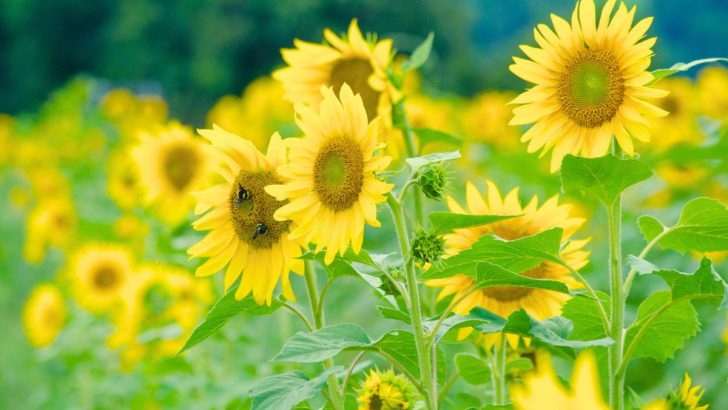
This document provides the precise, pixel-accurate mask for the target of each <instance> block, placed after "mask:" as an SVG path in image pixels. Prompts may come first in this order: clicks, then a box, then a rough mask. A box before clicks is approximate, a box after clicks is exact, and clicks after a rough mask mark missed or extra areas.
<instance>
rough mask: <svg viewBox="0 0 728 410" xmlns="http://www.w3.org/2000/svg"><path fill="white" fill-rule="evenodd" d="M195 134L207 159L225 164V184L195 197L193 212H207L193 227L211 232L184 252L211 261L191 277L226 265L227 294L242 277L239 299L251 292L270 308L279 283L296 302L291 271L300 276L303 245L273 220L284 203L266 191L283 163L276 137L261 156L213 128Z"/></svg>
mask: <svg viewBox="0 0 728 410" xmlns="http://www.w3.org/2000/svg"><path fill="white" fill-rule="evenodd" d="M199 132H200V134H201V135H202V136H203V137H205V138H206V139H207V140H209V141H210V143H211V144H212V147H211V149H210V154H211V155H214V156H215V157H217V158H218V159H219V160H220V161H221V163H222V164H223V165H221V166H220V167H218V172H219V173H220V175H221V176H222V177H223V178H224V180H225V182H223V183H221V184H218V185H215V186H213V187H211V188H208V189H206V190H204V191H201V192H198V193H196V194H195V196H196V197H197V206H196V207H195V213H196V214H201V213H204V212H207V213H206V214H205V215H203V216H202V217H200V219H198V220H197V221H195V222H194V223H193V224H192V226H193V227H194V228H195V229H197V230H204V231H210V232H209V233H208V234H207V235H206V236H205V238H203V239H202V240H201V241H200V242H199V243H197V244H195V245H193V246H191V247H190V248H189V250H188V253H189V254H190V255H191V256H192V257H206V258H209V259H208V260H207V261H206V262H205V263H203V264H202V265H200V267H198V268H197V271H196V272H195V274H196V275H197V276H208V275H212V274H214V273H216V272H218V271H220V270H221V269H222V268H223V267H224V266H225V265H227V266H228V267H227V270H226V271H225V291H227V289H229V288H230V286H231V285H232V284H233V282H235V280H236V279H237V278H238V277H240V276H241V274H242V279H241V281H240V286H239V287H238V290H237V292H236V293H235V297H236V298H237V299H242V298H244V297H245V296H247V295H248V294H249V293H251V291H252V293H253V297H254V299H255V301H256V302H257V303H258V304H262V303H263V302H265V303H267V304H270V303H271V300H272V297H273V290H274V289H275V287H276V285H277V284H278V280H279V279H280V280H281V288H282V291H283V295H284V296H285V297H286V299H288V300H295V296H294V294H293V290H292V289H291V282H290V278H289V272H290V271H293V272H295V273H298V274H303V261H302V260H300V259H297V258H298V257H299V256H301V246H300V244H299V242H298V241H295V240H291V239H290V238H289V232H290V229H291V228H292V227H293V226H295V225H292V224H291V223H290V222H287V221H278V220H276V219H274V218H273V214H274V213H275V212H276V211H277V210H278V209H279V208H280V207H281V206H282V205H284V204H285V203H286V202H279V201H277V200H276V199H275V198H273V197H272V196H271V195H269V194H267V193H266V192H265V191H264V188H265V187H266V186H267V185H271V184H278V183H280V182H281V180H282V179H281V176H280V175H279V173H278V171H277V168H278V167H279V166H280V165H282V164H284V163H285V161H286V146H285V144H284V143H283V141H282V140H281V137H280V135H278V134H274V135H273V136H272V137H271V139H270V143H269V145H268V152H267V154H266V155H263V154H262V153H260V152H259V151H258V150H257V149H256V148H255V146H254V145H253V144H252V143H251V142H250V141H248V140H245V139H243V138H241V137H239V136H237V135H235V134H231V133H229V132H227V131H225V130H223V129H221V128H219V127H217V126H214V127H213V129H211V130H209V129H208V130H200V131H199ZM208 211H209V212H208Z"/></svg>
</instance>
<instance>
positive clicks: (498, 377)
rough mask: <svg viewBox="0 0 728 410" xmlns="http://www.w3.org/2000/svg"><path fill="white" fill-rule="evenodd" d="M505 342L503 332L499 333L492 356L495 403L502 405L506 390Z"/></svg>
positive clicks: (504, 401)
mask: <svg viewBox="0 0 728 410" xmlns="http://www.w3.org/2000/svg"><path fill="white" fill-rule="evenodd" d="M507 348H508V345H507V344H506V335H505V333H503V334H501V339H500V341H499V342H498V343H497V344H496V345H495V357H494V366H493V367H494V369H493V380H494V383H495V404H496V405H502V404H506V402H507V401H508V400H507V398H506V397H507V390H506V349H507Z"/></svg>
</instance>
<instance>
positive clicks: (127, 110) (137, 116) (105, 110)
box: [99, 88, 168, 141]
mask: <svg viewBox="0 0 728 410" xmlns="http://www.w3.org/2000/svg"><path fill="white" fill-rule="evenodd" d="M99 108H100V110H101V113H102V114H103V115H104V116H105V117H106V118H107V119H109V120H110V121H111V122H112V123H113V124H114V125H116V127H117V128H118V129H119V132H120V134H121V136H122V137H123V138H124V139H125V140H127V141H134V140H136V138H137V137H138V135H139V133H140V132H143V131H145V130H146V131H148V130H150V129H151V128H152V127H155V126H158V125H161V124H163V123H164V122H165V121H166V119H167V112H168V108H167V103H166V102H165V101H164V99H163V98H162V97H160V96H157V95H136V94H134V93H133V92H131V90H128V89H125V88H115V89H113V90H111V91H109V92H108V93H107V94H106V95H105V96H104V98H103V99H102V100H101V105H100V107H99Z"/></svg>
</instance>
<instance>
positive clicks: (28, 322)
mask: <svg viewBox="0 0 728 410" xmlns="http://www.w3.org/2000/svg"><path fill="white" fill-rule="evenodd" d="M65 322H66V304H65V303H64V302H63V295H61V291H60V290H58V288H56V287H55V286H53V285H51V284H49V283H44V284H41V285H38V286H36V287H35V288H34V289H33V291H32V292H31V294H30V297H29V298H28V300H27V301H26V302H25V306H23V327H24V329H25V334H26V335H27V336H28V341H29V342H30V344H31V345H33V346H34V347H45V346H48V345H50V344H51V343H53V341H54V340H56V337H58V334H59V333H60V332H61V330H62V329H63V325H64V324H65Z"/></svg>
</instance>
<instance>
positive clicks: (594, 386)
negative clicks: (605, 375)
mask: <svg viewBox="0 0 728 410" xmlns="http://www.w3.org/2000/svg"><path fill="white" fill-rule="evenodd" d="M511 398H512V399H513V406H514V407H515V408H516V409H517V410H577V409H589V410H608V409H609V406H608V405H607V404H606V403H605V402H604V400H603V398H602V394H601V391H600V387H599V371H598V369H597V365H596V360H595V359H594V355H593V354H592V353H591V352H590V351H584V352H582V353H580V354H579V356H578V357H577V358H576V361H575V362H574V369H573V371H572V373H571V389H570V390H567V389H566V388H564V386H563V385H562V384H561V382H560V381H559V378H558V376H556V373H555V372H554V369H553V366H552V365H551V359H550V358H549V356H548V355H547V354H546V353H539V355H538V358H537V366H536V371H535V372H533V373H530V374H527V375H526V376H525V380H524V384H523V385H522V386H519V385H517V386H513V388H512V389H511Z"/></svg>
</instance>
